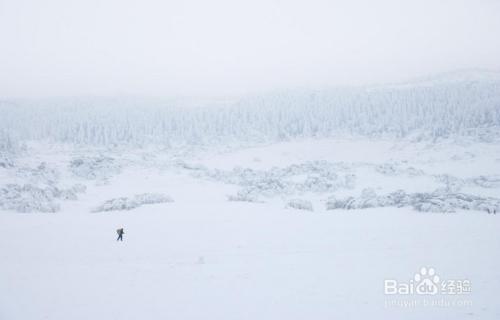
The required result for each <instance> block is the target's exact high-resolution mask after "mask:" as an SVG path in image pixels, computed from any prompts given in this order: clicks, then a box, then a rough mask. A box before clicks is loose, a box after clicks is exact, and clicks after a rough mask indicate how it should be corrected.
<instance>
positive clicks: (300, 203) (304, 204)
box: [285, 199, 313, 211]
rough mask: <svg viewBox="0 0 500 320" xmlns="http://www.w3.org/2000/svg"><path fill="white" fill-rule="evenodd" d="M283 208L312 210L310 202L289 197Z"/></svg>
mask: <svg viewBox="0 0 500 320" xmlns="http://www.w3.org/2000/svg"><path fill="white" fill-rule="evenodd" d="M285 208H292V209H298V210H307V211H313V205H312V202H311V201H308V200H303V199H290V200H288V201H287V203H286V205H285Z"/></svg>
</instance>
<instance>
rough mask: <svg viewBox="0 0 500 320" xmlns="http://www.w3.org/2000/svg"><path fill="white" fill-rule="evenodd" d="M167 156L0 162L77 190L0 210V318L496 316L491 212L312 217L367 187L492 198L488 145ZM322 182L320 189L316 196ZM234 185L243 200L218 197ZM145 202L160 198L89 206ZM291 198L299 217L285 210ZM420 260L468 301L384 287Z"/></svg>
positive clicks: (73, 153) (497, 164)
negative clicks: (32, 205) (246, 193)
mask: <svg viewBox="0 0 500 320" xmlns="http://www.w3.org/2000/svg"><path fill="white" fill-rule="evenodd" d="M181 151H182V152H181ZM181 151H179V150H175V151H172V150H171V151H163V152H158V151H157V150H153V149H151V150H148V149H146V150H142V151H136V152H131V151H113V152H109V151H107V152H106V156H107V157H111V158H112V159H113V160H95V159H101V158H99V157H100V155H99V154H101V153H102V152H100V151H96V150H82V149H74V148H71V147H67V146H66V147H63V146H60V145H58V146H53V147H51V148H48V147H47V146H46V145H38V144H35V145H30V146H29V147H28V150H27V153H26V155H24V156H19V157H16V158H13V159H12V162H13V166H12V167H5V168H3V167H0V179H1V181H2V183H1V185H0V187H4V188H5V185H7V184H9V183H10V184H13V183H14V184H19V185H23V184H26V183H30V184H31V185H33V186H36V187H39V188H46V187H47V186H48V185H51V186H52V187H57V188H59V189H64V190H66V189H68V190H70V188H71V186H74V185H84V186H86V191H85V192H82V193H77V194H75V195H76V197H77V200H66V199H64V198H63V197H61V196H60V195H58V196H53V197H52V194H54V192H53V191H51V193H49V195H46V194H44V196H43V197H42V198H43V199H42V200H43V201H49V202H50V203H54V204H56V205H58V206H59V210H58V211H57V212H53V213H46V212H44V213H40V212H32V213H29V214H28V213H19V212H15V211H14V210H10V209H9V210H3V211H0V319H2V320H3V319H6V320H16V319H50V320H53V319H54V320H58V319H309V318H312V319H337V318H338V319H364V318H367V319H391V318H392V319H401V318H406V319H450V318H453V319H498V318H500V307H499V306H498V302H497V299H496V297H497V296H498V294H497V290H498V288H500V259H499V258H498V255H497V254H496V253H497V252H499V251H500V237H499V236H498V230H499V228H500V220H499V219H498V217H499V215H498V214H497V215H495V214H488V213H487V212H486V211H484V210H460V209H457V210H454V211H455V212H453V213H437V212H419V211H416V210H413V209H412V208H409V207H403V208H396V207H384V208H369V209H355V210H327V209H326V202H327V200H328V198H329V197H331V196H335V197H345V196H353V197H359V196H360V194H362V193H363V190H365V189H367V188H370V190H372V191H375V192H377V194H385V193H388V192H393V191H395V190H398V189H403V190H405V191H406V192H433V191H434V190H436V189H439V188H448V189H450V190H452V191H453V192H460V193H464V194H471V195H475V196H481V197H485V198H498V197H500V192H499V191H500V184H497V177H498V174H499V173H500V147H499V145H497V144H493V143H471V142H467V141H462V142H461V143H457V142H453V143H451V142H442V143H440V144H428V143H423V142H422V143H409V142H402V141H399V142H395V141H388V140H387V141H369V140H362V139H356V140H350V139H335V140H333V139H324V140H313V139H309V140H302V141H293V142H286V143H280V144H273V145H263V146H257V147H253V148H246V149H236V150H233V151H226V152H220V151H219V152H217V151H215V150H213V149H209V150H203V151H200V150H181ZM28 155H29V156H28ZM82 158H84V160H83V161H76V162H73V161H74V160H75V159H82ZM88 158H90V159H93V160H88ZM314 161H319V162H318V163H319V164H317V163H316V162H314ZM321 161H322V162H321ZM42 162H45V166H43V167H41V168H40V167H39V165H40V163H42ZM312 162H313V163H316V164H313V165H311V163H312ZM71 163H73V166H72V165H71ZM75 163H76V164H77V165H76V167H75ZM81 163H84V164H83V165H80V164H81ZM103 163H104V165H103ZM293 165H297V166H293ZM290 166H291V167H290ZM235 167H241V168H242V169H236V170H235V169H234V168H235ZM273 167H275V168H274V169H273ZM288 167H290V168H291V169H286V170H285V169H283V168H288ZM323 167H325V168H327V169H323ZM75 168H76V169H75ZM88 168H90V171H91V172H92V175H90V176H89V175H88V172H89V171H88V170H87V169H88ZM280 168H281V169H283V170H281V169H280ZM332 168H333V169H332ZM50 169H53V170H54V172H53V171H51V170H50ZM216 169H218V171H217V170H216ZM243 169H245V170H243ZM250 169H251V170H250ZM330 169H331V170H334V171H335V173H336V175H334V176H330V175H328V174H327V175H325V174H324V172H327V173H328V172H329V171H328V170H330ZM252 170H254V171H252ZM293 170H297V171H293ZM307 170H310V172H309V171H307ZM325 170H326V171H325ZM290 172H292V173H290ZM294 172H297V174H294ZM444 175H447V176H446V177H447V178H446V179H444V178H443V176H444ZM346 176H354V177H355V178H354V179H353V180H352V183H345V181H346V180H345V179H347V178H346ZM241 177H244V178H241ZM263 177H264V178H263ZM268 177H270V180H267V178H268ZM481 177H482V178H481ZM280 179H281V180H280ZM349 179H350V178H349ZM349 179H348V180H349ZM275 180H278V187H276V186H275V185H274V184H272V183H275V182H276V181H275ZM263 181H264V182H263ZM269 181H270V182H269ZM308 181H312V183H311V184H309V182H308ZM325 181H326V184H325V185H326V186H327V187H325V188H333V189H335V190H333V189H328V190H327V191H324V190H323V191H322V190H318V188H317V185H318V184H321V183H323V182H325ZM349 181H351V180H349ZM265 183H268V184H265ZM269 183H271V185H272V187H269ZM281 183H282V184H281ZM328 183H332V186H330V185H329V184H328ZM262 184H264V185H262ZM283 186H284V187H283ZM245 188H247V189H248V188H253V189H251V190H253V191H252V192H254V193H252V194H255V195H256V198H255V199H254V200H255V201H254V202H248V201H228V196H231V195H236V194H238V192H239V191H241V190H247V189H245ZM307 188H310V189H307ZM30 190H32V189H30ZM37 190H38V189H37ZM255 190H257V191H255ZM280 190H281V191H283V190H285V191H286V193H284V194H280V193H279V191H280ZM29 192H32V191H29ZM29 192H28V191H26V193H23V195H22V196H23V197H28V199H27V201H28V200H30V199H31V198H29V197H32V196H33V193H29ZM37 192H38V191H37ZM145 193H148V194H162V195H165V196H168V197H170V198H171V199H173V202H164V203H156V204H151V203H148V201H149V200H148V201H145V202H144V203H142V202H141V203H140V205H138V206H137V207H135V208H133V209H131V210H116V211H105V212H93V211H95V209H96V208H97V207H99V206H100V205H102V204H103V203H105V202H106V201H108V200H110V199H117V198H125V197H126V198H127V200H126V201H125V200H124V201H125V202H123V201H121V200H120V201H118V203H120V204H122V203H127V204H128V203H130V201H136V202H134V205H135V204H137V195H142V194H145ZM36 196H37V197H39V194H38V193H36ZM51 197H52V198H51ZM139 198H140V199H143V198H141V197H139ZM37 199H39V198H37ZM47 199H48V200H47ZM148 199H149V198H148ZM291 199H300V200H303V201H308V202H310V203H311V205H312V206H313V208H314V209H313V211H308V210H297V209H293V208H286V204H287V203H288V201H290V200H291ZM3 201H4V202H6V201H7V200H5V198H4V199H3ZM9 201H10V200H9ZM16 201H18V200H16ZM139 202H140V201H139ZM119 227H124V229H125V235H124V241H123V242H116V233H115V230H116V229H117V228H119ZM421 267H432V268H434V269H435V270H436V272H437V274H438V275H439V276H440V278H441V280H443V281H444V280H446V279H456V280H463V279H466V280H468V281H470V284H471V292H470V293H468V294H457V295H442V294H438V295H432V296H431V295H420V296H419V295H408V296H406V295H386V294H384V280H387V279H396V280H398V281H399V282H408V281H409V280H410V279H413V277H414V275H415V273H418V272H419V270H420V268H421ZM432 302H435V303H438V305H434V306H429V305H427V306H425V305H423V304H424V303H432ZM405 303H408V304H409V305H405Z"/></svg>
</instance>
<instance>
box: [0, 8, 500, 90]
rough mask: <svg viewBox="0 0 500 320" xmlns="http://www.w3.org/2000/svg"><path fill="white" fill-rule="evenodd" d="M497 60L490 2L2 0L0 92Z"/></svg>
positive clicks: (238, 80)
mask: <svg viewBox="0 0 500 320" xmlns="http://www.w3.org/2000/svg"><path fill="white" fill-rule="evenodd" d="M499 57H500V1H495V0H444V1H428V0H415V1H404V0H379V1H370V0H366V1H362V0H354V1H353V0H349V1H334V0H330V1H320V0H309V1H281V0H253V1H235V0H212V1H203V0H183V1H159V0H158V1H154V0H141V1H132V0H108V1H100V0H85V1H83V0H81V1H71V0H45V1H35V0H0V98H6V97H46V96H70V95H146V96H212V97H213V96H225V95H238V94H245V93H251V92H259V91H267V90H274V89H281V88H289V87H308V88H310V87H325V86H335V85H359V84H371V83H383V82H395V81H401V80H405V79H409V78H413V77H419V76H423V75H427V74H432V73H440V72H446V71H451V70H456V69H466V68H486V69H498V68H500V58H499Z"/></svg>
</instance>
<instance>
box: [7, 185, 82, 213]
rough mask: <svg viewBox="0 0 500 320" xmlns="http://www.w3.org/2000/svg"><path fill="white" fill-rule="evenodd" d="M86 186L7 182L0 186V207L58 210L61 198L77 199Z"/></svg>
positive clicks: (8, 208)
mask: <svg viewBox="0 0 500 320" xmlns="http://www.w3.org/2000/svg"><path fill="white" fill-rule="evenodd" d="M82 192H85V186H82V185H74V186H72V187H71V188H69V189H62V188H58V187H55V186H52V185H47V186H45V187H39V186H35V185H32V184H24V185H19V184H7V185H5V186H4V187H2V188H0V208H2V209H4V210H13V211H17V212H36V211H38V212H57V211H59V208H60V206H59V204H58V203H57V202H56V201H57V200H58V199H59V200H77V199H78V196H77V194H78V193H82Z"/></svg>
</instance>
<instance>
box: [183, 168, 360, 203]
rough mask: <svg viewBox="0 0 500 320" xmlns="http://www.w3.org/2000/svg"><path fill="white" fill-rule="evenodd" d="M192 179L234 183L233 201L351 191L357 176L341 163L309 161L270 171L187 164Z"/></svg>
mask: <svg viewBox="0 0 500 320" xmlns="http://www.w3.org/2000/svg"><path fill="white" fill-rule="evenodd" d="M181 167H182V168H184V169H189V170H190V171H191V172H192V174H193V175H194V176H195V177H198V178H205V179H210V180H214V181H219V182H224V183H228V184H235V185H238V186H240V187H241V189H240V191H239V192H238V196H236V197H235V196H233V197H232V199H233V200H235V199H237V198H238V199H247V200H241V201H248V200H250V201H256V200H257V199H258V198H259V197H262V196H263V197H273V196H279V195H293V194H301V193H306V192H312V193H324V192H333V191H336V190H338V189H341V188H346V189H351V188H353V187H354V185H355V181H356V176H355V175H354V174H352V173H351V172H350V171H351V170H350V167H349V166H347V165H346V164H344V163H333V162H327V161H308V162H304V163H301V164H293V165H290V166H287V167H283V168H278V167H273V168H271V169H269V170H255V169H251V168H241V167H236V168H234V169H233V170H229V171H225V170H218V169H215V170H210V169H207V168H206V167H203V166H196V165H187V164H184V163H182V164H181Z"/></svg>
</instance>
